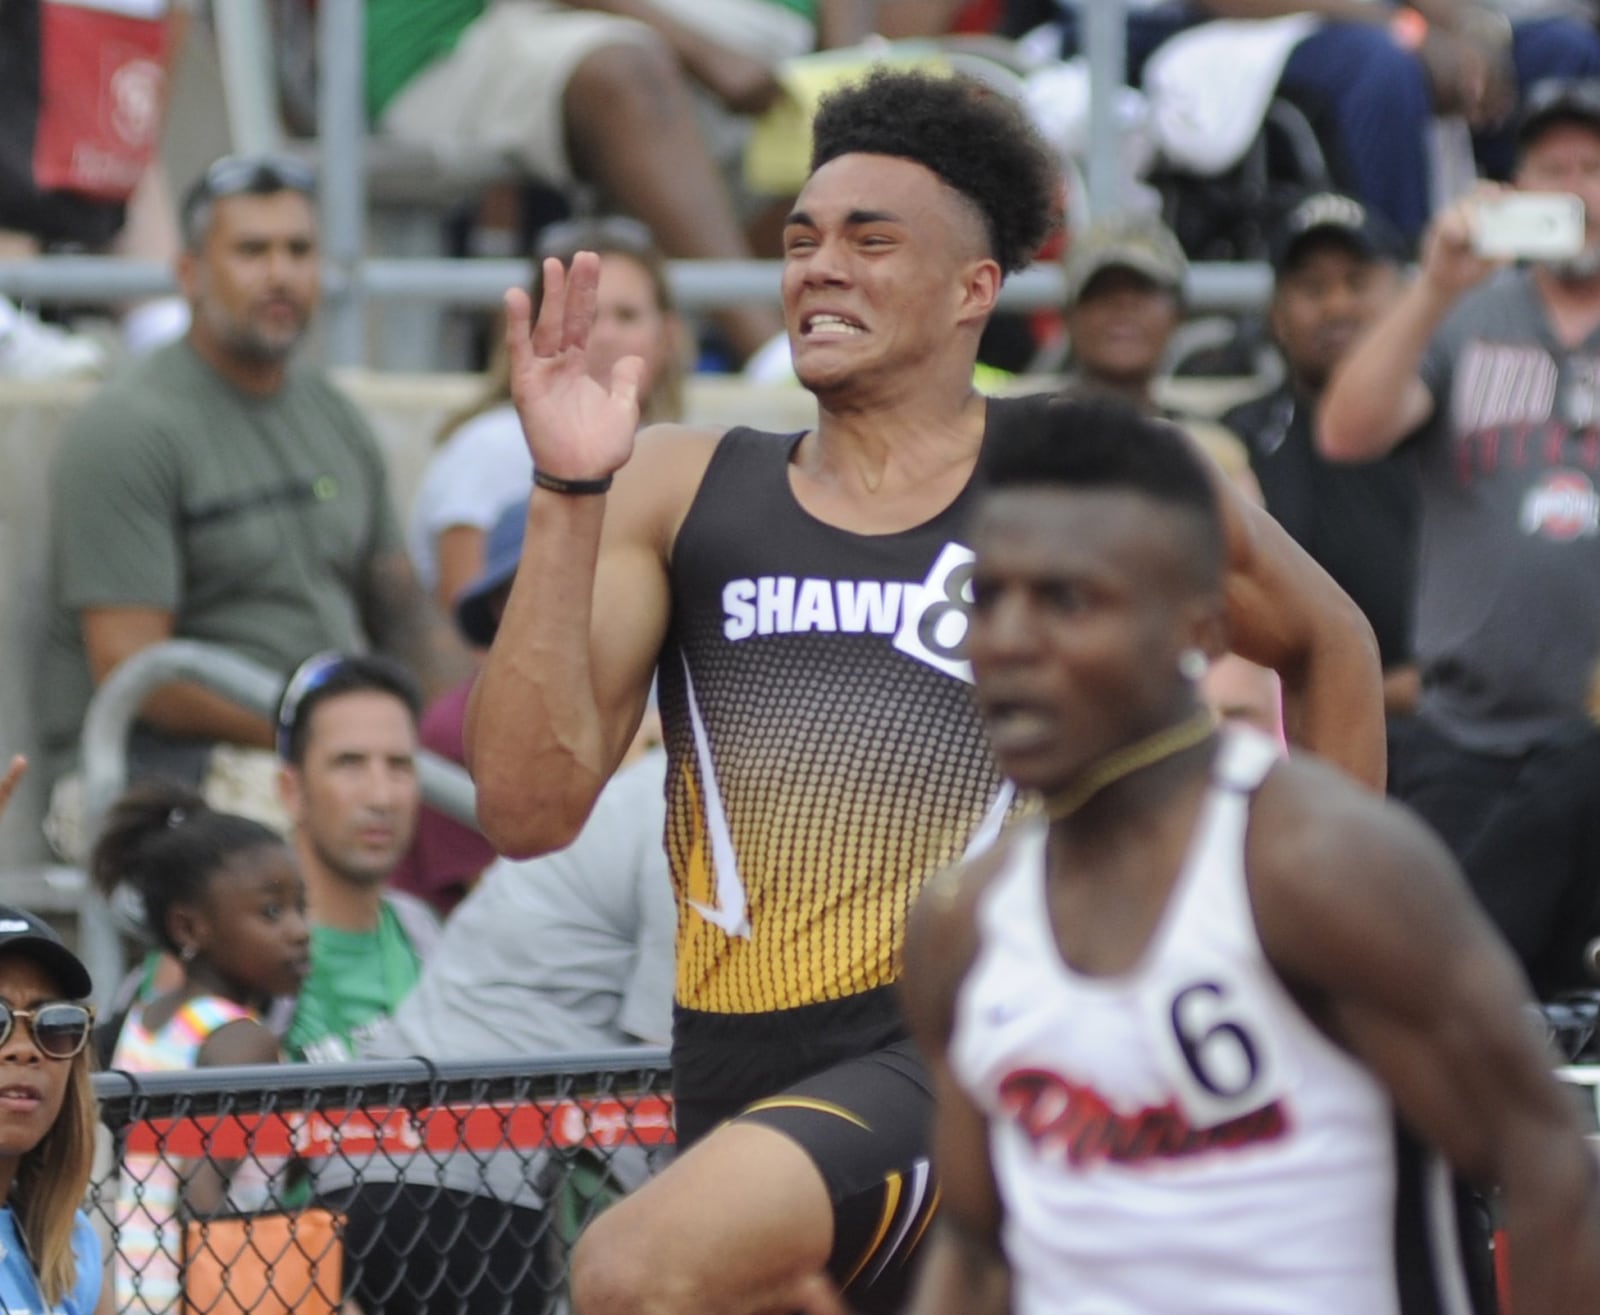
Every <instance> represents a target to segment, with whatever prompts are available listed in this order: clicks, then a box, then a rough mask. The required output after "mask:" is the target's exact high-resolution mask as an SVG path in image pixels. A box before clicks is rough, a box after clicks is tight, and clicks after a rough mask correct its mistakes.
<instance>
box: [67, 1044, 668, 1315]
mask: <svg viewBox="0 0 1600 1315" xmlns="http://www.w3.org/2000/svg"><path fill="white" fill-rule="evenodd" d="M667 1078H668V1074H667V1067H666V1056H665V1054H664V1052H661V1051H658V1050H648V1051H647V1050H633V1051H618V1052H613V1053H608V1054H596V1055H581V1056H566V1057H563V1058H561V1059H558V1060H550V1061H537V1062H535V1061H526V1062H521V1063H514V1062H510V1061H507V1062H505V1063H497V1064H489V1063H459V1064H438V1065H434V1064H430V1063H428V1062H426V1061H422V1060H406V1061H400V1062H396V1063H381V1064H344V1065H332V1066H323V1065H316V1066H313V1065H298V1066H284V1067H279V1068H270V1069H264V1068H248V1069H243V1068H236V1069H220V1068H218V1069H201V1070H197V1071H194V1072H187V1073H163V1074H153V1075H146V1076H134V1075H130V1074H125V1073H120V1072H114V1073H102V1074H98V1075H97V1076H96V1078H95V1090H96V1094H97V1095H98V1096H99V1098H100V1107H101V1117H102V1120H103V1121H104V1123H105V1125H106V1127H107V1128H108V1129H109V1130H110V1133H111V1137H110V1145H111V1150H112V1153H111V1155H110V1156H109V1157H106V1161H105V1163H104V1165H103V1167H102V1169H101V1171H100V1172H99V1173H98V1174H97V1176H96V1178H95V1180H94V1182H93V1183H91V1185H90V1190H89V1196H88V1200H87V1202H86V1209H87V1210H88V1212H89V1214H90V1217H91V1219H93V1220H94V1222H95V1224H96V1226H97V1228H98V1229H99V1230H100V1232H101V1235H102V1239H103V1240H104V1242H105V1245H106V1249H107V1253H108V1254H109V1255H110V1256H111V1257H112V1261H111V1266H112V1274H111V1281H112V1282H113V1283H114V1284H115V1290H116V1304H117V1309H118V1310H119V1311H120V1312H131V1313H132V1315H167V1313H169V1312H170V1315H243V1313H244V1312H249V1313H250V1315H280V1313H282V1315H286V1313H287V1312H290V1311H294V1312H299V1313H301V1315H319V1313H327V1315H331V1313H332V1312H334V1311H339V1310H341V1309H342V1310H343V1311H344V1312H345V1315H410V1313H412V1312H424V1311H426V1312H430V1313H436V1312H451V1313H452V1315H454V1313H456V1312H463V1313H469V1315H509V1313H510V1312H513V1311H514V1312H517V1313H518V1315H540V1313H541V1312H556V1311H559V1310H561V1309H563V1307H564V1304H565V1291H566V1281H567V1270H568V1261H569V1258H570V1254H571V1248H572V1244H573V1242H574V1241H575V1239H576V1237H577V1235H578V1233H579V1231H580V1230H581V1229H582V1228H583V1226H584V1224H585V1223H586V1222H587V1221H588V1220H589V1219H590V1218H592V1217H593V1215H594V1214H595V1213H597V1212H598V1211H599V1210H601V1209H603V1208H604V1207H605V1206H606V1205H607V1204H609V1203H610V1202H611V1201H613V1200H615V1199H616V1197H617V1196H619V1195H620V1194H622V1193H623V1192H625V1191H627V1190H629V1189H630V1188H632V1187H634V1186H636V1185H637V1184H638V1183H639V1182H641V1181H642V1180H643V1179H644V1178H645V1177H647V1176H648V1175H649V1174H650V1173H651V1172H653V1171H654V1169H655V1168H657V1167H658V1165H659V1164H660V1163H661V1162H662V1161H664V1159H665V1158H666V1157H667V1156H668V1155H670V1153H671V1145H672V1107H671V1098H670V1095H669V1089H668V1080H667Z"/></svg>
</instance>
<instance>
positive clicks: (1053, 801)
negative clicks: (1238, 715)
mask: <svg viewBox="0 0 1600 1315" xmlns="http://www.w3.org/2000/svg"><path fill="white" fill-rule="evenodd" d="M1215 729H1216V721H1215V719H1214V718H1213V716H1212V714H1211V710H1210V709H1209V708H1202V709H1201V710H1200V711H1199V712H1196V713H1195V714H1194V715H1193V716H1190V717H1185V718H1184V719H1183V720H1182V721H1180V722H1178V723H1177V724H1176V725H1173V726H1168V727H1167V728H1166V729H1165V730H1162V731H1157V732H1156V733H1155V734H1154V735H1150V736H1146V737H1145V738H1144V739H1142V740H1135V741H1134V742H1133V743H1132V744H1127V745H1124V746H1123V747H1122V748H1120V749H1113V750H1112V751H1111V752H1110V753H1108V754H1107V755H1106V756H1105V757H1104V758H1102V759H1100V761H1099V762H1097V763H1094V764H1092V765H1091V766H1090V767H1088V768H1086V769H1085V770H1084V771H1082V772H1080V773H1079V774H1078V776H1077V778H1076V779H1075V780H1074V781H1073V782H1072V783H1071V784H1070V785H1066V786H1063V787H1062V788H1061V789H1060V790H1058V791H1056V793H1055V794H1053V795H1048V796H1046V798H1045V801H1044V811H1045V812H1046V814H1048V815H1049V817H1050V818H1051V819H1052V820H1053V821H1060V820H1061V819H1062V818H1064V817H1071V816H1072V815H1073V814H1074V813H1076V812H1077V811H1078V810H1079V809H1080V808H1082V807H1083V806H1084V805H1085V804H1086V803H1088V802H1089V800H1091V799H1093V798H1094V797H1095V795H1097V794H1099V793H1100V791H1102V790H1104V789H1105V788H1106V786H1108V785H1110V784H1111V783H1112V782H1113V781H1120V780H1121V779H1122V778H1123V777H1124V776H1130V775H1132V774H1133V773H1134V772H1137V771H1140V770H1142V769H1143V768H1146V767H1151V766H1154V765H1155V764H1156V763H1158V762H1160V761H1161V760H1162V759H1163V758H1171V757H1173V756H1174V755H1176V754H1180V753H1182V752H1183V751H1184V750H1185V749H1192V748H1194V746H1195V745H1197V744H1199V743H1200V742H1201V741H1202V740H1204V739H1205V738H1206V736H1208V735H1210V734H1211V732H1212V731H1213V730H1215Z"/></svg>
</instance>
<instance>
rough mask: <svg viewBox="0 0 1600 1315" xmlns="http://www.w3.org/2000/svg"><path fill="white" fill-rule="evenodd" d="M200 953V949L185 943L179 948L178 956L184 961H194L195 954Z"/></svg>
mask: <svg viewBox="0 0 1600 1315" xmlns="http://www.w3.org/2000/svg"><path fill="white" fill-rule="evenodd" d="M198 953H200V951H199V950H197V949H195V947H194V946H193V945H185V946H183V947H182V948H181V949H179V951H178V958H180V959H182V960H183V962H184V963H193V962H194V956H195V955H197V954H198Z"/></svg>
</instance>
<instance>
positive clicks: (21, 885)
mask: <svg viewBox="0 0 1600 1315" xmlns="http://www.w3.org/2000/svg"><path fill="white" fill-rule="evenodd" d="M1118 7H1119V6H1117V5H1115V4H1113V5H1111V6H1110V8H1112V9H1116V8H1118ZM273 12H274V6H273V5H271V4H270V3H269V2H268V0H226V3H225V4H224V3H219V4H215V5H213V6H212V7H211V10H210V13H211V19H212V21H211V23H210V24H209V25H207V24H204V23H197V24H196V26H195V29H194V31H193V32H192V33H191V37H190V41H189V44H188V47H187V48H186V53H185V59H184V62H183V65H182V67H181V68H180V70H179V75H178V78H177V83H176V86H175V88H174V91H173V104H172V110H171V114H170V116H169V125H168V131H167V134H166V139H165V142H164V155H165V160H166V164H167V169H168V174H169V177H170V178H172V179H174V180H185V179H188V178H191V177H194V176H196V175H197V174H198V173H199V172H200V171H201V170H202V169H203V167H204V166H205V164H206V163H208V162H209V161H210V160H211V159H213V158H215V157H216V156H217V155H220V154H223V153H225V152H227V151H229V150H233V149H252V150H259V149H263V148H270V147H274V146H278V145H281V144H283V143H284V142H285V141H286V140H288V137H289V135H290V134H289V129H288V127H287V126H286V123H285V121H284V118H283V116H282V113H281V106H279V105H278V104H276V103H275V95H276V92H277V90H278V89H277V87H276V86H275V80H276V75H275V71H274V69H273V67H272V62H271V56H270V53H269V52H270V50H271V49H272V42H273V40H274V37H273V34H272V31H271V27H270V24H269V18H270V17H271V15H272V13H273ZM317 12H318V18H317V22H318V24H319V29H320V30H318V31H317V32H316V33H315V34H302V35H303V36H306V35H314V37H315V40H316V44H317V46H318V65H319V78H320V86H319V89H318V91H317V93H316V106H315V109H316V114H317V117H318V120H319V123H320V125H321V127H322V132H321V135H320V138H319V140H318V141H317V142H315V143H310V144H306V143H302V144H300V145H297V146H296V149H308V150H309V149H314V150H316V152H317V153H318V155H319V157H320V159H321V161H322V164H323V171H322V185H321V190H322V198H321V199H322V208H323V222H324V237H325V244H326V248H327V256H328V260H327V265H328V272H329V275H330V277H331V288H330V296H329V298H328V300H327V303H326V305H325V307H324V311H323V316H322V324H321V328H320V330H319V331H318V332H317V333H316V334H314V335H313V340H312V342H311V344H310V345H309V348H308V354H309V355H311V356H312V357H313V358H314V359H316V358H320V359H321V360H322V361H323V362H325V363H329V364H333V365H336V366H342V367H343V368H342V369H340V370H339V371H338V377H339V379H340V381H341V382H342V383H343V384H344V385H345V386H346V387H347V388H348V389H349V391H350V393H351V395H352V396H353V397H354V398H355V400H356V401H357V402H358V404H359V405H360V406H361V407H362V409H363V410H364V411H365V413H366V414H367V415H368V417H369V418H370V419H371V421H372V423H373V424H374V427H375V428H376V430H377V431H378V434H379V436H380V439H381V441H382V443H383V446H384V450H385V452H386V453H387V455H388V458H389V470H390V475H391V481H392V489H393V494H394V498H395V503H396V506H397V507H399V508H400V509H401V511H402V514H403V513H404V510H405V509H406V508H407V507H409V505H410V501H411V497H412V494H413V492H414V490H415V488H416V485H417V482H418V480H419V478H420V475H421V471H422V469H423V466H424V464H425V463H426V460H427V458H428V455H429V453H430V451H431V448H432V446H433V443H434V441H435V439H436V437H437V433H438V429H439V426H440V424H441V422H442V421H443V420H444V418H445V417H446V416H448V415H449V414H451V413H452V412H454V411H456V410H457V409H459V408H460V407H461V406H462V405H463V404H465V403H466V402H467V401H469V400H470V399H471V398H472V397H473V396H474V395H475V390H476V389H477V388H478V387H479V384H478V382H477V380H476V379H475V378H474V377H473V376H470V375H466V374H459V373H456V374H423V373H413V372H410V371H409V370H407V371H406V372H403V373H397V372H394V367H395V366H396V365H403V366H414V365H415V363H416V359H417V353H416V351H415V344H416V337H415V330H416V328H417V326H418V325H419V324H432V325H433V326H434V327H437V323H438V316H437V314H430V315H423V316H421V317H420V318H418V317H417V316H416V315H415V314H412V315H411V316H407V315H406V314H405V313H404V312H405V309H406V308H408V307H409V308H413V311H414V310H415V308H416V307H418V306H419V305H421V306H423V307H424V308H426V306H427V305H428V304H429V303H431V304H432V305H433V306H434V307H437V306H439V305H443V304H454V305H457V306H463V307H469V308H477V309H478V310H480V311H481V310H482V309H483V308H485V307H487V306H490V305H492V304H494V302H496V301H497V300H498V296H499V294H500V293H501V292H502V291H503V289H504V288H505V287H506V286H508V285H510V284H511V283H514V282H519V281H521V280H522V279H523V278H525V270H526V266H525V264H524V263H523V262H520V261H484V260H478V261H471V262H462V261H448V260H445V259H441V258H439V255H438V252H437V251H436V250H434V249H433V248H432V246H431V245H430V241H429V239H428V238H427V237H426V235H425V234H424V230H425V229H427V228H428V226H429V223H430V222H431V224H432V227H433V230H434V232H435V234H437V232H438V231H439V230H440V229H441V228H442V226H443V222H444V218H445V215H446V213H447V212H448V211H449V210H450V208H451V206H452V203H453V202H456V201H459V200H460V199H461V198H463V197H466V196H470V195H472V194H473V193H474V191H475V190H476V189H477V188H480V187H481V186H482V185H483V183H484V181H485V180H486V179H488V178H490V177H493V176H496V171H495V169H494V168H492V167H491V165H492V162H484V161H468V162H461V161H437V160H436V161H432V162H431V163H429V162H423V163H424V165H425V167H422V168H420V169H419V168H417V167H416V166H417V162H416V161H412V165H411V166H410V172H412V173H413V174H415V175H416V177H414V178H412V180H411V182H410V183H407V182H406V181H405V179H404V177H402V175H405V174H406V173H407V171H408V166H407V165H406V164H405V161H404V159H402V158H400V157H399V156H396V154H395V153H394V152H393V151H389V150H388V149H387V147H386V144H385V143H383V142H382V141H381V140H376V139H374V138H371V137H368V136H364V135H363V130H362V129H361V126H360V122H361V121H360V111H359V99H360V96H359V71H360V6H359V5H358V4H324V5H322V6H320V8H319V10H318V11H317ZM290 144H291V145H294V143H293V142H291V143H290ZM672 273H673V281H674V291H675V294H676V295H677V297H678V300H679V302H680V305H682V306H683V308H684V309H685V310H687V311H689V312H691V313H692V312H696V311H700V310H703V309H705V308H706V307H708V306H714V305H717V304H719V303H720V302H725V301H727V300H730V299H733V298H737V297H741V296H750V295H756V296H768V295H775V294H776V289H777V275H776V269H775V266H772V265H765V264H745V265H740V266H736V267H727V268H720V267H717V266H708V265H700V266H694V265H686V264H681V263H680V264H678V265H676V266H675V267H674V269H673V271H672ZM1059 274H1060V271H1059V270H1058V269H1056V268H1053V267H1049V268H1036V269H1034V270H1030V271H1027V272H1025V273H1024V274H1023V275H1021V276H1019V277H1018V278H1016V279H1014V280H1012V282H1011V284H1010V285H1009V286H1008V289H1007V300H1006V303H1005V304H1006V305H1008V306H1011V307H1013V308H1017V309H1027V308H1031V307H1039V306H1054V305H1057V304H1059V300H1060V292H1059V288H1060V280H1059ZM1267 282H1268V280H1267V276H1266V272H1265V271H1264V270H1263V269H1260V268H1258V267H1252V266H1238V265H1232V266H1225V265H1216V266H1211V267H1201V268H1199V269H1197V270H1196V271H1195V276H1194V280H1193V288H1192V291H1191V294H1190V298H1189V302H1190V305H1191V307H1193V308H1194V309H1196V310H1199V311H1205V310H1214V309H1221V308H1233V307H1239V306H1247V305H1252V304H1257V305H1258V304H1259V303H1260V301H1261V299H1262V298H1263V297H1264V295H1265V292H1266V288H1267ZM170 287H171V276H170V272H169V271H167V270H165V269H162V268H159V267H155V266H151V265H148V264H141V263H139V262H134V261H127V260H120V259H118V258H114V257H68V258H61V257H47V258H44V259H42V260H38V261H33V262H22V263H18V262H12V263H9V264H7V263H0V293H4V294H9V295H13V296H18V297H21V298H23V299H26V300H48V301H51V302H53V303H56V304H62V305H73V304H101V305H103V304H104V303H105V302H106V301H107V300H109V299H114V298H122V297H131V296H135V295H143V294H150V293H155V292H161V291H166V290H168V289H170ZM397 321H403V322H406V323H408V324H409V325H410V326H411V329H410V333H409V337H405V341H406V342H408V343H409V347H408V348H406V349H403V350H400V351H398V352H396V351H395V350H393V348H394V342H395V335H394V333H393V332H392V328H393V325H394V323H395V322H397ZM403 337H404V336H403ZM445 359H449V358H448V357H447V356H443V355H440V356H436V357H435V358H433V361H438V360H445ZM433 361H430V362H429V363H430V364H432V363H433ZM1028 386H1029V381H1027V380H1022V381H1019V383H1018V387H1022V388H1026V387H1028ZM1253 386H1254V385H1253V382H1252V381H1250V380H1221V381H1209V380H1206V381H1201V380H1192V381H1185V382H1184V383H1182V384H1180V385H1178V387H1180V388H1181V389H1182V392H1183V396H1182V397H1181V399H1180V400H1181V402H1182V404H1183V406H1184V407H1185V409H1189V410H1193V411H1196V412H1198V413H1201V414H1215V413H1216V412H1217V411H1218V410H1220V409H1221V408H1222V407H1223V406H1224V405H1226V404H1228V403H1229V402H1231V401H1233V400H1236V399H1237V398H1238V397H1239V396H1241V395H1242V394H1243V393H1244V392H1247V391H1249V390H1250V389H1251V388H1252V387H1253ZM90 387H91V385H88V384H84V383H72V384H68V383H36V382H27V381H19V380H0V644H3V645H4V649H3V653H4V657H5V659H6V661H7V669H8V671H9V672H10V673H11V674H12V679H11V680H9V681H8V682H6V685H5V687H4V689H3V690H0V750H4V751H5V752H7V753H9V752H17V751H20V752H24V753H29V752H31V751H32V750H33V748H34V738H33V730H32V720H31V707H32V691H33V688H34V685H35V681H36V677H37V674H38V673H37V668H38V663H39V661H40V650H41V648H42V645H41V643H40V642H39V637H40V636H41V634H42V623H43V616H44V610H43V609H44V596H45V587H46V581H45V567H46V562H45V554H46V551H47V548H46V545H47V543H48V526H47V519H46V518H47V509H48V498H47V496H46V488H47V480H48V471H49V466H50V461H51V458H52V455H53V453H54V451H55V447H56V444H57V442H58V440H59V437H60V435H61V432H62V428H63V425H64V423H65V421H66V419H67V417H68V415H69V414H70V413H71V410H72V408H73V407H74V406H76V405H77V404H79V403H80V402H81V401H82V399H83V398H84V397H85V396H86V395H87V393H88V391H89V389H90ZM687 400H688V407H689V417H688V418H689V419H690V420H691V421H692V422H696V423H706V424H713V425H726V424H731V423H735V422H738V423H747V424H751V423H753V424H757V425H762V426H764V427H769V428H773V429H779V430H784V429H794V428H799V427H802V426H804V425H805V424H806V423H807V422H808V419H809V417H810V416H811V414H812V404H811V401H810V398H809V397H808V396H807V395H806V394H805V393H804V392H802V391H801V390H799V389H798V388H795V387H781V386H774V387H760V386H753V385H749V384H745V383H742V382H740V381H738V380H736V379H729V378H726V377H697V378H695V379H693V380H692V381H691V383H690V386H689V389H688V399H687ZM44 806H45V799H44V791H43V783H42V782H41V781H40V779H39V778H38V777H37V775H36V774H35V775H32V776H30V777H27V778H24V781H23V783H22V785H21V787H20V789H19V791H18V795H17V797H16V799H15V800H14V801H13V804H12V807H11V808H10V810H9V812H8V813H7V815H6V816H5V817H4V818H3V819H0V900H4V901H8V902H15V903H19V904H24V905H26V906H28V907H31V908H35V909H37V910H39V911H40V912H41V913H44V914H45V915H47V916H50V917H52V918H53V919H55V920H58V921H60V922H61V923H62V924H63V926H64V927H65V928H66V929H67V930H68V931H69V933H70V931H71V929H72V926H73V924H74V921H75V917H76V914H77V911H78V909H79V906H80V901H81V899H82V895H83V890H84V878H83V876H82V874H81V873H79V872H76V871H74V870H71V869H67V868H63V867H60V866H58V865H56V864H54V863H53V862H52V861H51V859H50V856H49V853H48V851H47V847H46V844H45V841H44V839H43V836H42V833H41V831H40V821H41V818H42V816H43V812H44Z"/></svg>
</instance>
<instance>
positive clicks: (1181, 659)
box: [1178, 648, 1211, 683]
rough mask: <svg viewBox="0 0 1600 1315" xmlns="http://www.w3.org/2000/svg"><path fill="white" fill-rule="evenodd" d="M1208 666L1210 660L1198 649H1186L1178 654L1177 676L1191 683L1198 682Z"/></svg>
mask: <svg viewBox="0 0 1600 1315" xmlns="http://www.w3.org/2000/svg"><path fill="white" fill-rule="evenodd" d="M1210 666H1211V662H1210V660H1209V659H1208V658H1207V657H1206V655H1205V654H1204V653H1202V652H1201V651H1200V650H1199V649H1198V648H1186V649H1184V650H1183V652H1181V653H1179V654H1178V674H1179V675H1180V676H1182V677H1183V678H1184V679H1185V680H1187V681H1190V682H1191V683H1193V682H1197V681H1199V680H1200V679H1201V678H1202V677H1203V676H1204V675H1205V674H1206V671H1207V670H1208V669H1209V668H1210Z"/></svg>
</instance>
